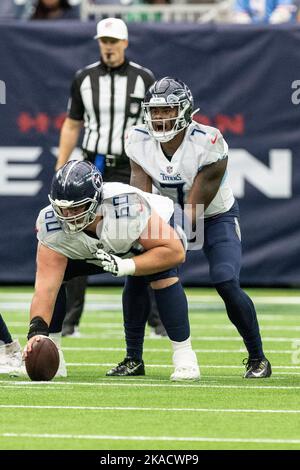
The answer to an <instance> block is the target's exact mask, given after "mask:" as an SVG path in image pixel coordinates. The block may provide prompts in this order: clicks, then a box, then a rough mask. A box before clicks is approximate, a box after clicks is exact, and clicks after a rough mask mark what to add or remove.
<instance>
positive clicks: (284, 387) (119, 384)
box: [0, 378, 300, 391]
mask: <svg viewBox="0 0 300 470" xmlns="http://www.w3.org/2000/svg"><path fill="white" fill-rule="evenodd" d="M125 380H126V382H127V383H126V382H121V380H120V378H118V379H113V381H112V382H66V381H57V382H55V381H53V382H29V381H28V382H25V381H24V382H23V381H22V382H18V381H5V380H0V384H2V385H5V384H7V385H9V386H11V385H15V386H17V388H22V387H25V388H26V387H27V386H28V387H32V386H34V385H35V384H36V385H37V386H39V385H41V384H46V385H48V386H49V387H54V388H56V387H57V386H58V387H60V386H62V385H63V386H65V385H66V386H71V387H74V386H77V385H78V386H83V387H91V386H92V387H132V386H134V387H141V388H143V387H167V388H170V387H172V388H182V389H184V388H191V387H193V388H198V389H200V388H203V389H204V388H214V389H220V390H222V389H239V390H247V391H248V390H249V389H251V390H254V389H257V390H292V391H295V390H300V386H297V385H295V386H294V385H242V384H241V385H214V384H203V383H202V384H201V381H200V382H199V383H198V382H189V383H182V384H179V383H174V382H173V383H172V382H170V381H166V383H159V384H157V383H154V384H150V383H144V382H142V380H143V379H142V380H141V381H140V382H139V381H136V382H131V381H130V382H128V381H127V379H125ZM243 383H245V382H243ZM3 388H4V387H3Z"/></svg>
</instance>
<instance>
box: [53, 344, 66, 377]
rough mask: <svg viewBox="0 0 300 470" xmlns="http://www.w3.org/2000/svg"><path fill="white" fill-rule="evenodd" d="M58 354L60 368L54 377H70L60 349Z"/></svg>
mask: <svg viewBox="0 0 300 470" xmlns="http://www.w3.org/2000/svg"><path fill="white" fill-rule="evenodd" d="M58 354H59V366H58V369H57V372H56V374H55V376H54V377H67V376H68V372H67V366H66V362H65V358H64V355H63V352H62V350H61V349H60V348H58Z"/></svg>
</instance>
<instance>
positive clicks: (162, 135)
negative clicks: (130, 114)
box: [143, 101, 191, 142]
mask: <svg viewBox="0 0 300 470" xmlns="http://www.w3.org/2000/svg"><path fill="white" fill-rule="evenodd" d="M160 107H162V108H172V109H177V115H176V116H174V117H171V118H159V119H153V118H152V115H151V109H152V108H160ZM189 108H190V103H189V102H188V101H184V102H181V103H177V104H172V105H170V104H166V103H165V102H164V103H161V104H158V103H151V102H150V103H144V104H143V110H144V121H145V125H146V128H147V130H148V132H149V134H150V135H151V136H152V137H153V138H154V139H155V140H157V141H159V142H169V140H172V139H173V138H174V137H175V136H176V135H177V134H178V133H179V132H181V131H182V130H183V129H185V128H186V127H187V126H188V125H189V124H190V122H191V121H190V120H187V119H186V113H187V111H188V110H189ZM172 122H173V123H174V124H173V126H172V128H171V129H169V127H170V126H169V125H168V124H169V123H171V124H172ZM157 124H161V127H162V129H161V130H157ZM168 129H169V130H168Z"/></svg>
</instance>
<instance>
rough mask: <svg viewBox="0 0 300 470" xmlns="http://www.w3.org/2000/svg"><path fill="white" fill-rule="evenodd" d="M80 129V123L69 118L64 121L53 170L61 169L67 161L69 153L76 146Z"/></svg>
mask: <svg viewBox="0 0 300 470" xmlns="http://www.w3.org/2000/svg"><path fill="white" fill-rule="evenodd" d="M81 127H82V121H79V120H75V119H71V118H69V117H67V118H66V119H65V121H64V123H63V125H62V128H61V133H60V140H59V149H58V158H57V162H56V166H55V170H58V169H59V168H61V167H62V166H63V165H64V164H65V163H66V162H67V161H68V159H69V157H70V155H71V153H72V152H73V150H74V148H75V147H76V145H77V142H78V139H79V135H80V131H81Z"/></svg>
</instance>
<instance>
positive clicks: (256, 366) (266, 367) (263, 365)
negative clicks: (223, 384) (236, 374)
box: [243, 357, 272, 379]
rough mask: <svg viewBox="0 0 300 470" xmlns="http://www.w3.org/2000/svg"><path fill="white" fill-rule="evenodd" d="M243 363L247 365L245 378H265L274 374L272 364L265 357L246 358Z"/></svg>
mask: <svg viewBox="0 0 300 470" xmlns="http://www.w3.org/2000/svg"><path fill="white" fill-rule="evenodd" d="M243 364H244V365H245V366H246V372H245V375H244V379H265V378H266V377H271V375H272V368H271V364H270V362H269V361H268V359H267V358H265V357H264V358H262V359H250V358H248V359H247V358H246V359H244V360H243Z"/></svg>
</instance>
